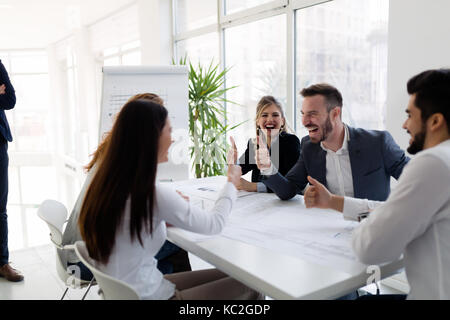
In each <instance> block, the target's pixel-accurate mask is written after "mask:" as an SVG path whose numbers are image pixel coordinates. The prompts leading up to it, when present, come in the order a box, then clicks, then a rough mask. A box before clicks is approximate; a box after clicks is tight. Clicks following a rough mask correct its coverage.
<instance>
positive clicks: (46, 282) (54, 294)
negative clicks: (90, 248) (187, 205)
mask: <svg viewBox="0 0 450 320" xmlns="http://www.w3.org/2000/svg"><path fill="white" fill-rule="evenodd" d="M55 255H56V251H55V248H54V246H53V245H51V244H49V245H43V246H39V247H34V248H29V249H23V250H17V251H12V252H11V253H10V260H11V262H12V264H11V265H12V266H13V267H14V268H16V269H18V270H20V271H21V272H22V273H23V275H24V276H25V280H24V281H22V282H18V283H14V282H9V281H6V280H5V279H4V278H0V300H58V299H60V298H61V297H62V295H63V293H64V290H65V288H66V287H65V285H64V283H63V282H62V281H61V280H60V279H59V277H58V274H57V272H56V256H55ZM189 260H190V262H191V266H192V269H193V270H200V269H206V268H212V266H211V265H210V264H208V263H206V262H204V261H203V260H200V259H199V258H197V257H195V256H192V255H189ZM85 290H86V289H69V291H68V292H67V295H66V296H65V298H64V299H67V300H81V298H82V297H83V295H84V292H85ZM86 299H87V300H98V299H100V296H99V295H98V287H97V286H94V287H92V288H91V290H90V291H89V293H88V295H87V296H86Z"/></svg>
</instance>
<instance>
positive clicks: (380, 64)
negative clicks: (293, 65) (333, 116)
mask: <svg viewBox="0 0 450 320" xmlns="http://www.w3.org/2000/svg"><path fill="white" fill-rule="evenodd" d="M296 18H297V30H296V31H297V75H296V76H297V89H296V92H299V91H300V90H301V89H302V88H304V87H307V86H309V85H311V84H314V83H318V82H327V83H330V84H331V85H333V86H335V87H337V88H338V89H339V90H340V91H341V93H342V95H343V99H344V107H343V109H342V112H343V120H344V122H345V123H347V124H349V125H351V126H357V127H363V128H367V129H384V114H385V113H384V111H385V103H386V90H387V83H386V80H387V18H388V2H387V1H385V0H362V1H354V0H335V1H331V2H327V3H324V4H321V5H318V6H313V7H310V8H305V9H302V10H298V11H297V12H296ZM300 108H301V99H300V103H299V104H298V109H297V110H298V112H297V121H298V123H297V128H301V125H300V124H301V119H300V117H298V116H299V114H300V112H299V109H300ZM305 134H306V132H305Z"/></svg>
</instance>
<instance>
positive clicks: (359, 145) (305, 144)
mask: <svg viewBox="0 0 450 320" xmlns="http://www.w3.org/2000/svg"><path fill="white" fill-rule="evenodd" d="M301 94H302V96H303V97H304V100H303V105H302V111H301V113H302V117H303V119H302V121H303V125H304V126H305V127H306V128H307V129H308V131H309V135H308V136H306V137H304V138H303V139H302V143H301V155H300V157H299V159H298V161H297V163H296V164H295V166H294V167H293V168H292V169H291V170H290V171H289V172H288V173H287V174H286V175H283V173H281V172H277V170H276V168H274V166H273V165H272V164H271V162H270V159H269V157H268V151H267V150H265V149H264V148H260V149H259V152H258V159H257V165H258V167H259V168H260V169H261V172H262V174H263V175H265V177H264V179H263V183H264V184H265V185H266V186H267V187H268V188H270V189H272V190H274V192H275V193H276V194H277V195H278V196H279V197H280V198H281V199H283V200H287V199H290V198H292V197H294V196H295V195H296V194H301V193H303V192H304V190H305V187H306V186H307V184H308V179H307V177H308V176H310V177H312V178H314V179H315V180H317V181H318V182H320V183H321V184H323V185H324V186H325V187H326V188H327V189H328V190H330V192H332V193H334V194H337V195H341V196H344V204H343V208H342V210H340V211H341V212H343V214H344V217H345V218H347V219H351V220H359V218H360V215H362V214H366V213H367V212H369V211H371V209H373V206H374V204H373V201H371V200H376V201H384V200H386V199H387V197H388V195H389V193H390V180H391V177H394V178H395V179H398V178H399V176H400V174H401V173H402V170H403V168H404V166H405V165H406V164H407V163H408V161H409V158H408V157H407V156H406V155H405V152H404V151H403V150H402V149H400V147H399V146H398V145H397V144H396V143H395V141H394V140H393V138H392V136H391V135H390V134H389V133H388V132H387V131H375V130H364V129H360V128H352V127H350V126H347V125H346V124H344V123H343V122H342V118H341V112H342V106H343V103H342V96H341V94H340V92H339V91H338V90H337V89H336V88H334V87H333V86H331V85H328V84H316V85H312V86H310V87H308V88H305V89H303V90H302V91H301Z"/></svg>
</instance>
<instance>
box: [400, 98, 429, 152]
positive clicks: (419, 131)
mask: <svg viewBox="0 0 450 320" xmlns="http://www.w3.org/2000/svg"><path fill="white" fill-rule="evenodd" d="M415 100H416V95H415V94H413V95H412V96H411V97H410V99H409V103H408V107H407V109H406V113H407V115H408V117H407V119H406V121H405V122H404V123H403V129H405V130H406V132H408V133H409V135H410V136H411V139H410V140H409V147H408V149H407V151H408V152H409V154H416V153H417V152H419V151H422V150H423V148H424V145H425V138H426V126H425V123H423V121H422V112H421V111H420V109H419V108H417V107H416V105H415Z"/></svg>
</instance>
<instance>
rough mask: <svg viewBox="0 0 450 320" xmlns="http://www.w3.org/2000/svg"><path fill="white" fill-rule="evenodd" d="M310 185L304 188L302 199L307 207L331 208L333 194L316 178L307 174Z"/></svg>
mask: <svg viewBox="0 0 450 320" xmlns="http://www.w3.org/2000/svg"><path fill="white" fill-rule="evenodd" d="M308 181H309V184H310V186H309V187H308V188H307V189H306V191H305V194H304V196H303V199H304V200H305V206H306V207H307V208H322V209H328V208H331V201H332V198H333V195H332V194H331V192H330V191H328V189H327V188H326V187H325V186H324V185H323V184H321V183H320V182H319V181H317V180H316V179H314V178H312V177H310V176H308Z"/></svg>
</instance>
